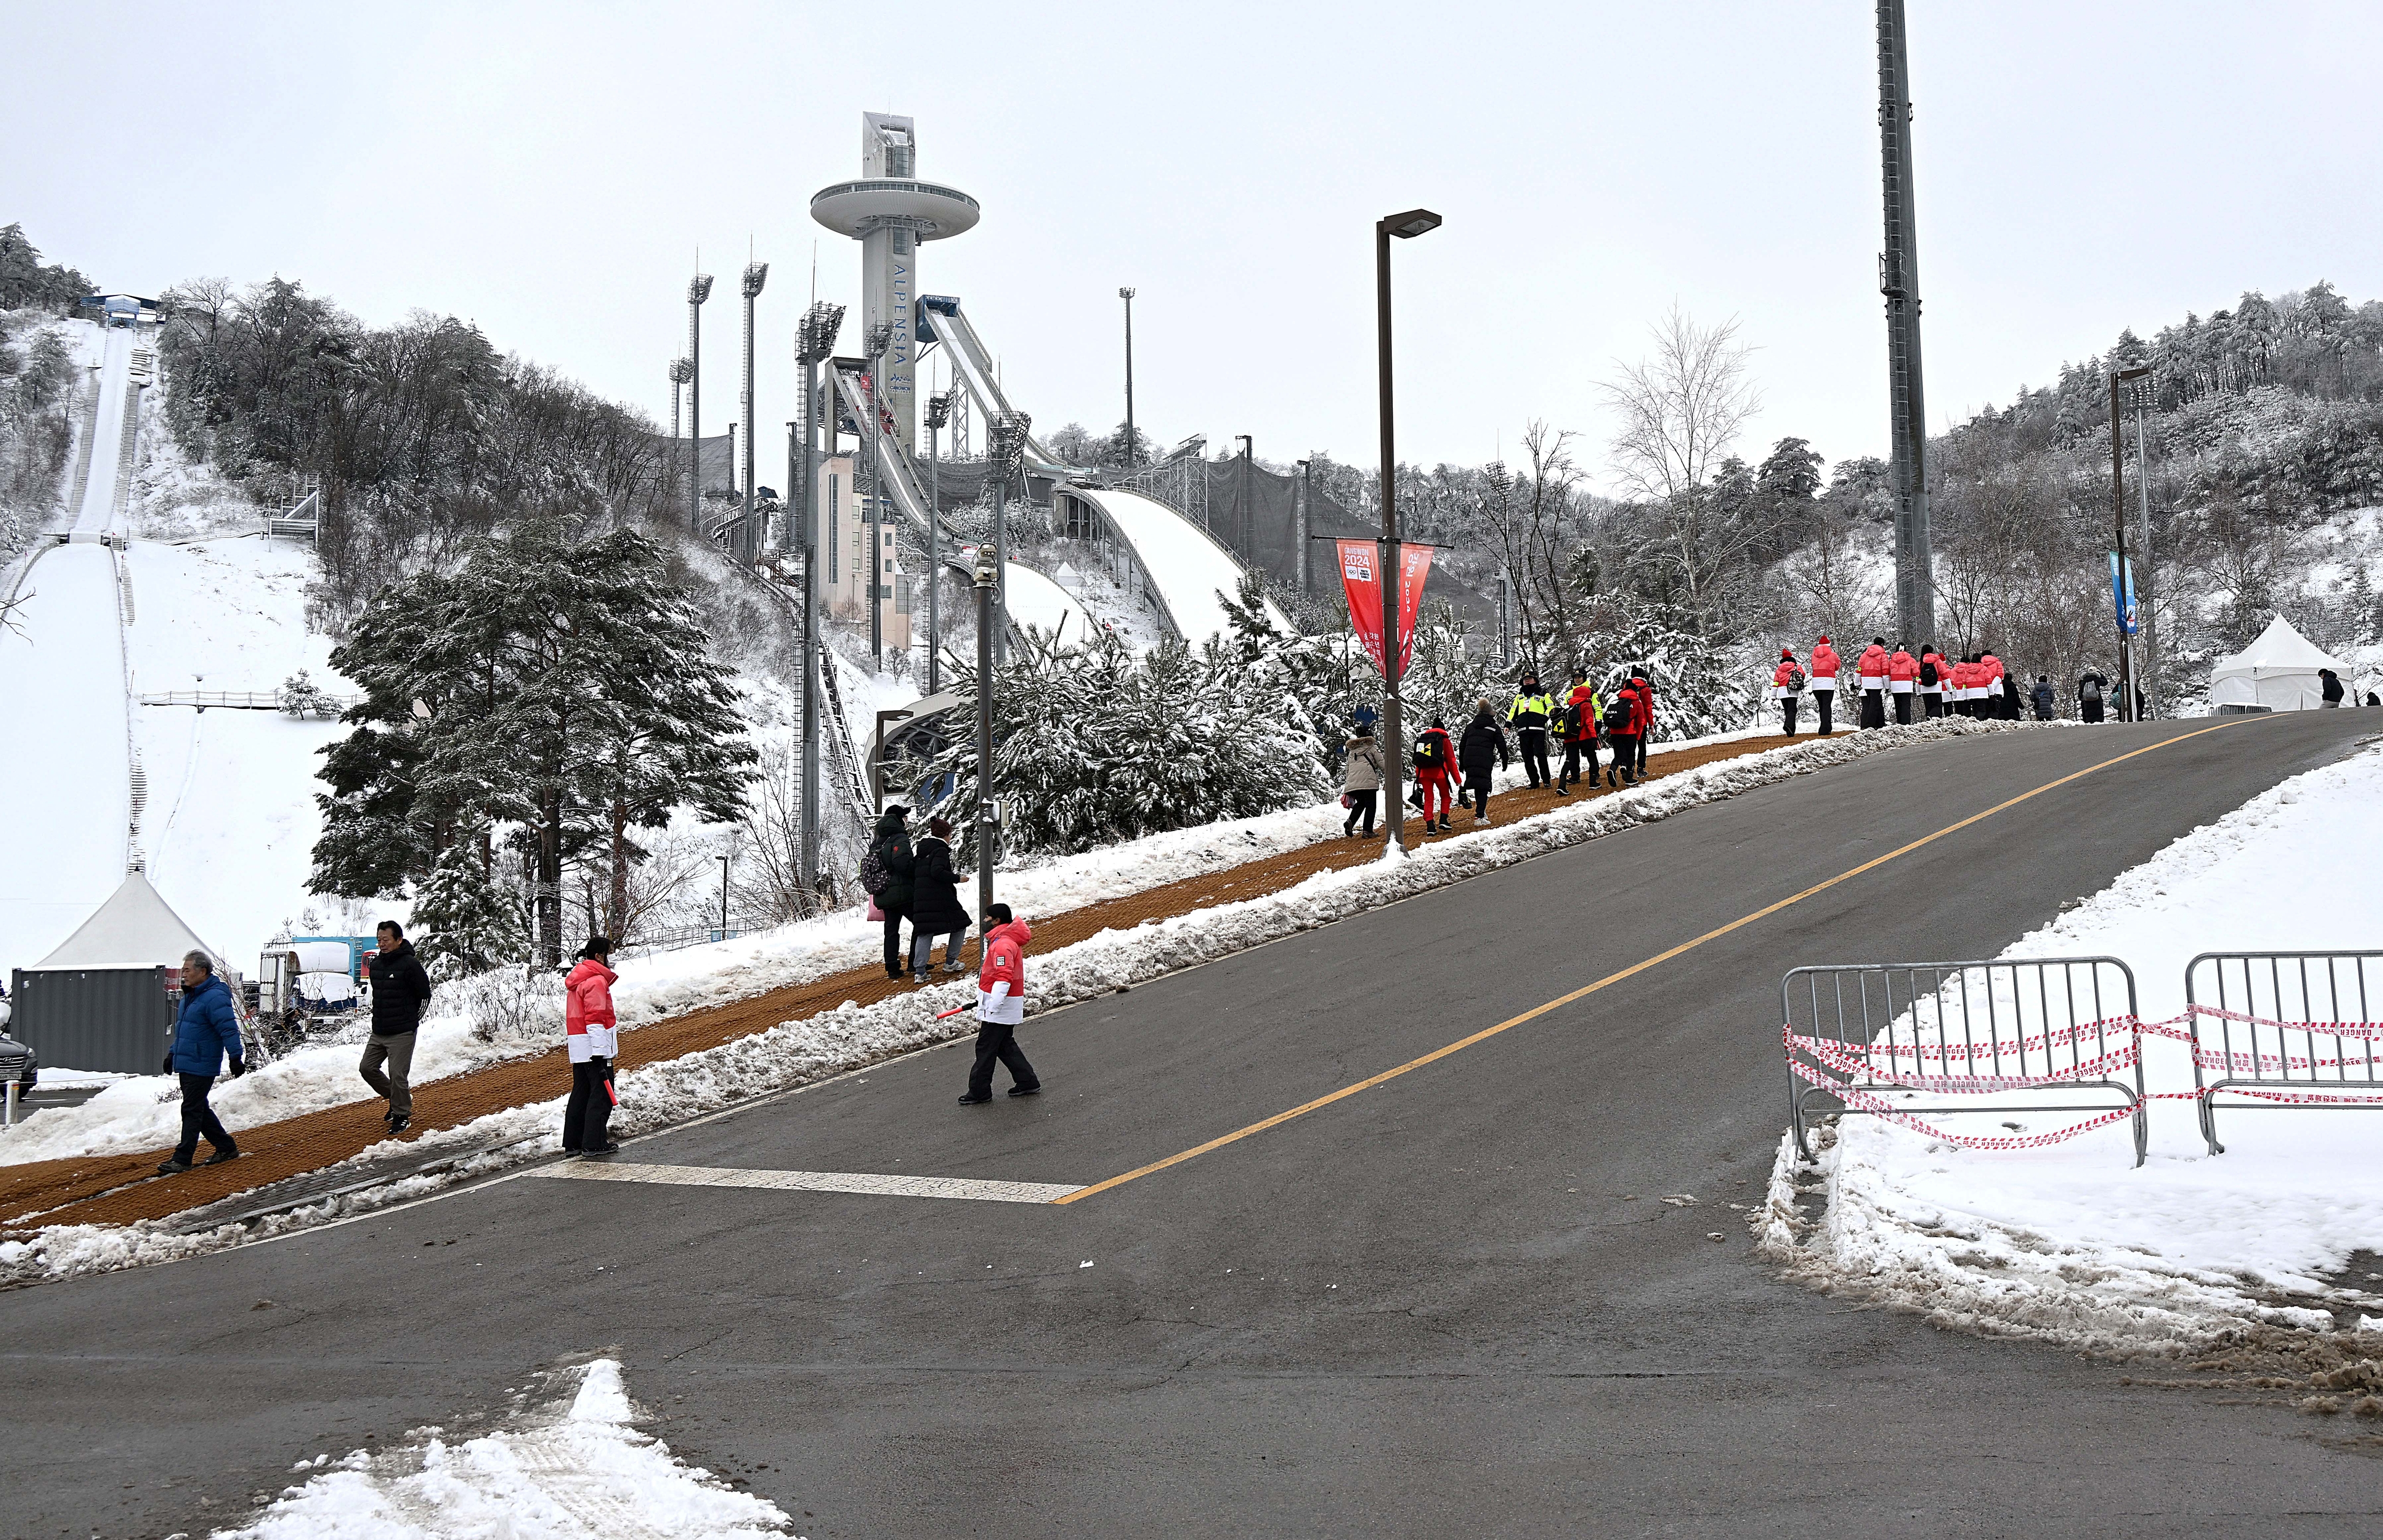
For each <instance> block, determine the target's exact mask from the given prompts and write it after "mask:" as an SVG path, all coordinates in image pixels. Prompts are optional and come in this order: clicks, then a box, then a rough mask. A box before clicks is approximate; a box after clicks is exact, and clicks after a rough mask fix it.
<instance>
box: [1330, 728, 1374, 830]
mask: <svg viewBox="0 0 2383 1540" xmlns="http://www.w3.org/2000/svg"><path fill="white" fill-rule="evenodd" d="M1380 795H1382V750H1381V745H1378V744H1377V743H1375V742H1374V735H1373V734H1372V733H1361V734H1359V735H1358V736H1356V737H1354V738H1352V739H1350V740H1349V742H1348V744H1347V745H1345V746H1344V747H1343V748H1342V749H1341V751H1340V801H1341V803H1342V805H1343V806H1345V807H1347V808H1348V809H1349V816H1348V817H1347V818H1345V819H1341V820H1340V832H1341V834H1342V835H1343V836H1345V837H1347V838H1349V839H1352V840H1353V839H1355V838H1357V819H1359V818H1360V817H1363V818H1364V820H1365V837H1366V838H1367V839H1371V838H1372V837H1373V834H1374V804H1375V802H1376V800H1377V798H1379V797H1380Z"/></svg>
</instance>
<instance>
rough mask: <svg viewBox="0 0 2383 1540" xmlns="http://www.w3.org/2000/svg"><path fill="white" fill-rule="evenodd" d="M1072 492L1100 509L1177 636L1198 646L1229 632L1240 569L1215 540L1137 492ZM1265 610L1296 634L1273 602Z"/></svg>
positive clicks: (1075, 489) (1093, 489)
mask: <svg viewBox="0 0 2383 1540" xmlns="http://www.w3.org/2000/svg"><path fill="white" fill-rule="evenodd" d="M1070 490H1071V491H1073V492H1074V493H1075V495H1076V496H1078V497H1080V498H1083V499H1086V500H1088V501H1090V502H1092V503H1093V504H1095V505H1096V506H1098V507H1099V509H1100V511H1101V512H1102V514H1103V515H1104V516H1105V517H1106V518H1107V520H1108V524H1109V529H1110V531H1111V532H1112V533H1114V534H1115V535H1116V536H1117V538H1118V539H1120V540H1123V541H1124V542H1125V543H1126V544H1127V545H1128V546H1130V547H1131V548H1133V553H1134V555H1135V556H1136V557H1137V558H1138V559H1139V560H1140V561H1141V562H1142V571H1143V572H1145V573H1149V574H1150V582H1151V585H1152V586H1153V587H1154V588H1155V589H1156V590H1157V594H1158V601H1159V603H1160V605H1161V606H1162V607H1163V608H1164V609H1165V610H1166V611H1167V620H1168V622H1170V623H1172V624H1173V625H1174V627H1175V630H1176V632H1177V634H1179V635H1180V636H1181V637H1182V638H1183V639H1184V640H1185V641H1187V642H1189V643H1191V646H1192V647H1199V645H1200V644H1201V643H1202V642H1204V641H1205V640H1207V639H1208V638H1209V637H1211V636H1222V635H1226V634H1229V633H1230V632H1231V630H1232V620H1231V617H1229V615H1227V614H1226V613H1225V599H1226V598H1228V597H1229V596H1230V595H1232V594H1235V593H1238V592H1239V591H1240V589H1241V562H1240V561H1237V560H1235V558H1234V556H1233V553H1232V552H1231V551H1229V550H1227V549H1226V548H1224V547H1223V546H1222V545H1220V544H1218V543H1217V541H1216V536H1213V535H1210V534H1209V533H1208V532H1207V531H1206V530H1204V529H1202V528H1201V527H1200V526H1199V525H1198V524H1193V523H1192V522H1191V520H1189V519H1187V518H1185V517H1184V516H1183V515H1182V514H1180V513H1178V512H1177V511H1175V510H1173V509H1171V508H1169V507H1167V505H1166V504H1165V503H1163V502H1160V501H1159V500H1158V499H1155V498H1146V497H1143V496H1142V494H1141V493H1139V492H1120V491H1105V490H1102V489H1099V488H1096V487H1072V488H1070ZM1266 615H1267V618H1269V619H1270V620H1272V621H1273V622H1274V623H1275V625H1276V626H1277V627H1278V629H1280V630H1282V631H1284V632H1286V633H1288V632H1291V631H1294V630H1295V629H1296V628H1295V627H1293V626H1292V625H1291V623H1290V621H1289V620H1288V619H1287V618H1285V616H1284V615H1283V613H1282V611H1281V610H1278V609H1276V608H1275V606H1274V601H1272V600H1271V599H1269V600H1267V601H1266Z"/></svg>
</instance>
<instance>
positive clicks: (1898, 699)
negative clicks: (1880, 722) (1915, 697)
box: [1894, 690, 1912, 727]
mask: <svg viewBox="0 0 2383 1540" xmlns="http://www.w3.org/2000/svg"><path fill="white" fill-rule="evenodd" d="M1894 695H1895V726H1897V727H1908V726H1909V725H1910V723H1911V695H1912V692H1911V691H1909V690H1897V691H1895V692H1894Z"/></svg>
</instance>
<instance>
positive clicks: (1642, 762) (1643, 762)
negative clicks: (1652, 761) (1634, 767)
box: [1637, 733, 1648, 775]
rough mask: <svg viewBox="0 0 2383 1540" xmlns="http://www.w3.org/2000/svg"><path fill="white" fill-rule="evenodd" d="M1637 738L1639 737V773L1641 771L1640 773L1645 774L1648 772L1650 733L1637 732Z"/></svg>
mask: <svg viewBox="0 0 2383 1540" xmlns="http://www.w3.org/2000/svg"><path fill="white" fill-rule="evenodd" d="M1637 738H1638V773H1639V774H1641V775H1644V774H1646V773H1647V738H1648V734H1647V733H1639V734H1637Z"/></svg>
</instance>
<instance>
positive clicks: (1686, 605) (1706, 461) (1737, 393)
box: [1600, 304, 1768, 631]
mask: <svg viewBox="0 0 2383 1540" xmlns="http://www.w3.org/2000/svg"><path fill="white" fill-rule="evenodd" d="M1649 330H1650V331H1651V332H1652V334H1653V336H1654V339H1655V351H1654V353H1653V354H1652V356H1650V357H1648V358H1645V359H1641V360H1640V361H1639V362H1637V363H1620V364H1618V368H1619V369H1620V373H1619V374H1617V375H1616V376H1614V377H1613V378H1612V379H1611V380H1608V381H1606V382H1605V383H1604V385H1602V386H1601V387H1600V389H1602V391H1603V392H1604V395H1605V400H1606V405H1607V406H1608V407H1609V408H1610V409H1611V411H1612V413H1614V415H1615V417H1616V418H1618V419H1619V422H1620V426H1619V428H1618V429H1617V431H1616V432H1615V434H1614V437H1613V441H1612V445H1611V461H1612V466H1613V473H1614V478H1615V480H1616V482H1617V483H1618V484H1619V485H1620V487H1622V488H1623V489H1624V491H1625V492H1626V493H1628V494H1631V495H1633V496H1636V497H1638V498H1641V499H1645V500H1646V501H1647V502H1648V503H1650V504H1652V505H1653V506H1654V508H1655V510H1656V512H1657V515H1658V517H1659V519H1660V520H1661V538H1660V539H1659V540H1658V541H1657V542H1656V545H1655V547H1654V548H1652V549H1650V550H1648V551H1647V552H1645V553H1644V556H1643V559H1644V560H1648V561H1653V562H1654V563H1656V564H1657V565H1658V566H1659V567H1660V568H1661V569H1662V570H1661V573H1660V574H1659V580H1658V583H1657V585H1656V586H1657V588H1658V591H1661V592H1668V593H1671V594H1673V596H1674V598H1675V602H1677V603H1678V605H1679V606H1680V607H1681V608H1682V609H1684V610H1686V611H1687V612H1688V613H1689V614H1690V615H1691V616H1692V617H1694V618H1695V619H1696V620H1697V622H1698V624H1699V625H1700V626H1701V627H1703V628H1704V629H1706V630H1708V631H1710V630H1713V629H1716V628H1718V627H1719V625H1720V623H1721V622H1723V620H1724V613H1723V611H1724V608H1725V606H1724V602H1723V601H1724V598H1725V594H1724V592H1723V582H1724V579H1725V577H1726V576H1727V575H1728V573H1730V571H1731V569H1732V568H1733V567H1734V566H1736V565H1739V564H1740V563H1741V559H1742V558H1744V557H1745V556H1747V553H1748V552H1750V551H1751V550H1753V549H1754V548H1756V547H1758V546H1759V544H1760V543H1761V541H1762V539H1763V537H1764V536H1765V534H1766V533H1767V529H1768V526H1767V524H1765V523H1764V522H1763V520H1762V519H1761V518H1760V517H1759V510H1757V509H1753V508H1745V509H1729V508H1723V507H1722V506H1720V505H1718V504H1717V503H1716V501H1715V499H1713V498H1712V497H1711V496H1710V483H1711V480H1712V476H1713V473H1714V471H1715V470H1716V469H1718V468H1719V466H1720V465H1721V462H1722V459H1723V458H1724V457H1725V456H1726V455H1727V454H1728V452H1729V449H1730V446H1731V445H1732V444H1734V443H1735V442H1736V440H1737V437H1738V434H1739V432H1740V431H1741V430H1742V429H1743V428H1744V427H1745V425H1746V421H1747V418H1749V417H1751V416H1753V415H1754V414H1755V413H1757V412H1759V411H1760V410H1761V407H1762V400H1761V395H1760V393H1759V391H1758V390H1757V389H1756V388H1755V386H1754V382H1753V381H1752V380H1750V379H1748V378H1747V356H1748V354H1749V353H1750V352H1751V351H1752V350H1751V349H1749V348H1747V346H1746V345H1745V344H1744V343H1742V342H1740V341H1739V340H1738V339H1737V321H1736V319H1735V317H1732V318H1731V319H1729V320H1727V321H1724V322H1722V324H1721V325H1719V326H1698V324H1697V321H1696V318H1695V317H1693V316H1691V315H1689V314H1687V313H1686V312H1685V311H1684V310H1682V309H1681V308H1680V307H1679V306H1678V305H1677V304H1674V305H1673V307H1672V309H1671V311H1670V313H1669V314H1666V315H1665V316H1664V317H1663V319H1662V320H1661V321H1658V322H1657V323H1655V325H1654V326H1652V327H1650V328H1649Z"/></svg>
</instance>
